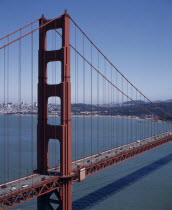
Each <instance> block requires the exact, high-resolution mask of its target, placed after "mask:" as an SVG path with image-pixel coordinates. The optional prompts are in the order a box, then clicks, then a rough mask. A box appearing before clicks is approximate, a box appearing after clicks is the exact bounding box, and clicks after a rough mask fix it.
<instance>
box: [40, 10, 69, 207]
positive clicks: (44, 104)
mask: <svg viewBox="0 0 172 210" xmlns="http://www.w3.org/2000/svg"><path fill="white" fill-rule="evenodd" d="M46 22H50V23H49V24H47V25H45V27H42V28H40V30H39V83H38V137H37V163H38V172H39V173H40V174H46V173H47V172H48V142H49V139H58V140H59V141H60V172H61V182H62V186H61V190H60V198H61V205H62V207H61V208H62V209H63V210H70V209H72V180H71V173H72V144H71V136H72V135H71V132H72V131H71V84H70V46H69V41H70V34H69V33H70V19H69V16H68V14H67V13H66V12H65V13H64V14H63V15H62V16H61V17H60V18H58V19H55V20H54V21H49V20H46V19H45V18H44V17H42V19H41V20H40V26H41V25H43V24H45V23H46ZM58 28H62V48H61V49H60V50H53V51H47V50H46V32H47V31H48V30H51V29H58ZM50 61H60V62H61V64H62V65H61V83H60V84H55V85H49V84H47V63H48V62H50ZM52 96H57V97H60V99H61V125H59V126H53V125H49V124H48V98H49V97H52Z"/></svg>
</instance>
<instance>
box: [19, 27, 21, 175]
mask: <svg viewBox="0 0 172 210" xmlns="http://www.w3.org/2000/svg"><path fill="white" fill-rule="evenodd" d="M20 37H21V30H20ZM18 65H19V69H18V106H19V117H18V139H19V145H18V147H19V154H18V155H19V156H18V157H19V177H20V176H21V39H19V60H18Z"/></svg>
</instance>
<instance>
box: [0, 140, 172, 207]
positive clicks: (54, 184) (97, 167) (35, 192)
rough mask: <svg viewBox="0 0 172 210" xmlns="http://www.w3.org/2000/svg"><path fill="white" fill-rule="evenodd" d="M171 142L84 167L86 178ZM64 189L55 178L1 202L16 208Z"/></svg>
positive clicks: (76, 173)
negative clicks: (28, 201)
mask: <svg viewBox="0 0 172 210" xmlns="http://www.w3.org/2000/svg"><path fill="white" fill-rule="evenodd" d="M170 141H172V136H168V137H164V138H162V139H159V140H156V141H154V142H151V143H148V144H145V145H142V146H139V147H137V148H134V149H131V150H128V151H125V152H121V153H120V154H118V155H116V156H113V157H110V158H106V159H103V160H101V161H99V162H96V163H94V164H93V165H90V166H82V168H85V171H86V176H90V175H92V174H94V173H96V172H99V171H101V170H103V169H106V168H109V167H110V166H114V165H116V164H118V163H121V162H123V161H125V160H128V159H130V158H132V157H135V156H137V155H139V154H142V153H144V152H146V151H149V150H151V149H153V148H156V147H158V146H161V145H163V144H166V143H168V142H170ZM71 178H72V181H79V180H80V169H77V170H76V171H73V176H72V177H71ZM62 187H63V182H62V179H61V177H58V176H56V177H53V178H52V177H50V178H49V179H46V180H45V181H41V182H39V183H37V184H35V185H33V186H30V187H27V188H24V189H21V190H18V191H15V192H11V193H9V194H7V195H5V196H1V197H0V200H1V203H2V204H4V205H9V206H16V205H18V204H20V203H23V202H25V201H27V200H31V199H33V198H35V197H38V196H41V195H44V194H47V193H49V192H52V191H54V190H55V189H57V188H59V189H60V190H61V189H62Z"/></svg>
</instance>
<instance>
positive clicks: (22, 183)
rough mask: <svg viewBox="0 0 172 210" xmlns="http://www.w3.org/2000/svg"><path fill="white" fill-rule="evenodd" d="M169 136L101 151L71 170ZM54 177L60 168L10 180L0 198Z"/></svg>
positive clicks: (3, 187) (0, 185)
mask: <svg viewBox="0 0 172 210" xmlns="http://www.w3.org/2000/svg"><path fill="white" fill-rule="evenodd" d="M170 135H172V131H168V132H165V133H161V134H158V135H155V136H152V137H149V138H145V139H141V140H137V141H135V142H132V143H129V144H126V145H122V146H119V147H116V148H113V149H109V150H106V151H103V152H101V153H97V154H94V155H91V156H88V157H85V158H82V159H79V160H76V161H73V162H72V170H73V171H74V170H76V169H78V168H79V169H82V168H84V167H87V166H90V165H94V164H95V163H97V162H99V161H101V160H103V159H106V158H110V157H114V156H116V155H118V154H120V153H122V152H125V151H129V150H132V149H133V148H137V147H140V146H142V145H145V144H148V143H151V142H154V141H157V140H159V139H162V138H164V137H167V136H170ZM55 176H60V166H57V167H55V168H52V169H50V170H49V175H39V174H36V173H34V174H31V175H28V176H26V177H22V178H19V179H16V180H12V181H9V182H6V183H3V184H0V196H2V197H3V196H4V195H6V194H9V193H13V192H15V191H18V190H19V189H21V188H27V187H29V186H32V185H35V184H37V183H41V182H44V181H46V180H48V179H50V178H52V177H55Z"/></svg>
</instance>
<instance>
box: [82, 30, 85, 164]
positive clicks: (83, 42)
mask: <svg viewBox="0 0 172 210" xmlns="http://www.w3.org/2000/svg"><path fill="white" fill-rule="evenodd" d="M84 38H85V37H84V34H83V40H82V44H83V56H84V57H85V41H84ZM83 106H84V108H83V111H84V114H83V156H84V157H85V60H84V59H83ZM83 161H84V160H83ZM83 164H84V162H83Z"/></svg>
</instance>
